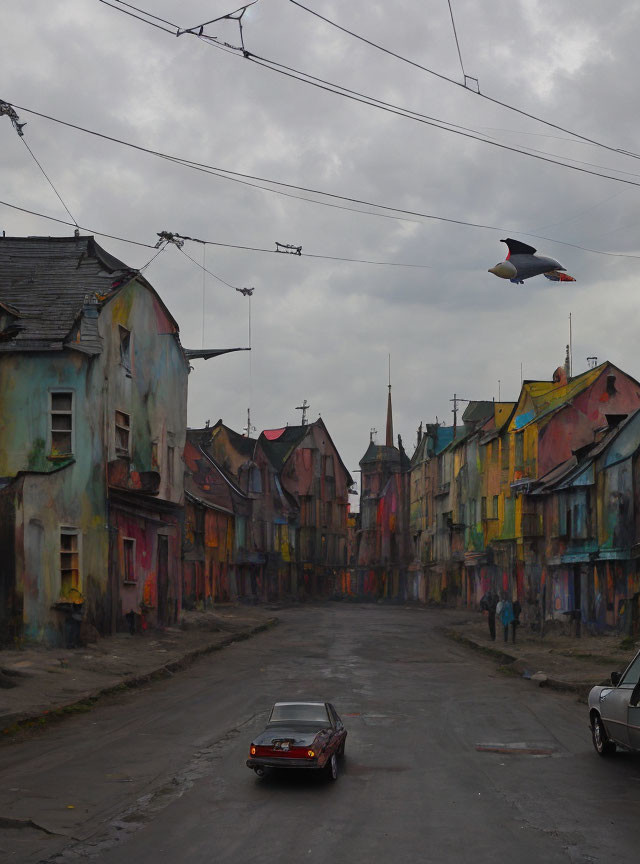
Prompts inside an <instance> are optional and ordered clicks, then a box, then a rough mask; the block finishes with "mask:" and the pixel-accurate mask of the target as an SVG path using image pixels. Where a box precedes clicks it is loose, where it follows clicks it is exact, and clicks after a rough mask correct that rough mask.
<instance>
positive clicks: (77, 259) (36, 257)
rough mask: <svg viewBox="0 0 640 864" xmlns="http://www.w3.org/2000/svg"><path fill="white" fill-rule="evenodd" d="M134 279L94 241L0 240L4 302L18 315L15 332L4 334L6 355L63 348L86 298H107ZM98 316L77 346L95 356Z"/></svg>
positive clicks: (0, 348) (0, 342)
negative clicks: (97, 296) (123, 283)
mask: <svg viewBox="0 0 640 864" xmlns="http://www.w3.org/2000/svg"><path fill="white" fill-rule="evenodd" d="M134 275H135V271H133V270H131V269H130V268H128V267H127V266H126V264H123V263H122V262H121V261H119V260H118V259H117V258H114V257H113V256H112V255H109V253H108V252H106V251H105V250H104V249H102V248H101V247H100V246H98V244H97V243H96V242H95V240H94V239H93V237H86V236H85V237H0V303H2V304H5V305H9V306H10V307H13V308H14V310H15V311H17V313H18V318H17V319H16V320H15V321H14V322H12V324H13V328H12V331H11V332H10V333H7V334H6V335H5V338H4V339H3V338H2V333H0V352H12V351H52V350H54V351H55V350H58V351H60V350H62V348H63V346H64V342H65V340H66V339H67V338H68V337H69V335H70V333H71V331H72V330H73V328H74V325H75V323H76V321H77V320H78V318H79V316H80V313H81V312H82V309H83V305H84V299H85V296H86V295H89V297H91V298H94V297H95V295H96V294H97V295H99V296H104V295H105V294H108V293H109V292H110V291H111V290H112V288H113V286H114V283H116V284H117V283H118V282H122V281H124V280H127V279H128V278H130V277H133V276H134ZM94 310H96V311H97V309H96V307H95V306H94ZM93 316H94V317H86V318H85V319H84V327H83V331H82V335H81V339H80V341H79V342H78V343H74V347H77V348H79V349H80V350H85V351H88V352H89V353H94V352H96V351H99V350H100V342H99V336H98V332H97V317H96V316H95V311H94V313H93Z"/></svg>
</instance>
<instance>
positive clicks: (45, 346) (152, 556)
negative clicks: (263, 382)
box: [0, 236, 188, 644]
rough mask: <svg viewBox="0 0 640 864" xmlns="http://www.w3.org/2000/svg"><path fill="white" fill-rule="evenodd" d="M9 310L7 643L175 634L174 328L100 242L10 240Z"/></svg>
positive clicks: (6, 242)
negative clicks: (123, 633)
mask: <svg viewBox="0 0 640 864" xmlns="http://www.w3.org/2000/svg"><path fill="white" fill-rule="evenodd" d="M0 302H1V303H2V304H3V306H2V311H3V315H2V319H1V320H0V329H1V331H2V332H0V396H1V399H2V405H1V411H0V487H1V491H0V501H1V503H0V509H1V510H2V512H3V513H4V514H5V516H6V517H7V518H6V520H3V525H2V529H1V533H0V543H1V554H0V574H1V575H0V586H1V588H0V594H1V597H0V599H1V600H2V607H1V610H2V611H1V614H2V616H3V619H2V630H3V634H4V638H5V639H12V638H13V639H16V638H22V637H26V638H29V639H35V640H39V641H43V642H46V643H49V644H60V643H62V642H67V643H73V641H74V640H75V639H76V638H77V635H78V630H79V629H80V628H81V627H84V628H85V629H89V630H91V629H92V628H95V630H97V631H98V632H100V633H107V632H112V631H113V630H114V629H116V628H117V627H122V626H131V627H145V626H147V625H148V624H159V625H163V624H169V623H172V622H174V621H175V620H176V619H177V616H178V614H179V611H180V597H181V589H180V582H181V578H180V577H181V561H180V556H181V548H180V547H181V515H182V504H183V468H182V452H183V449H184V437H185V427H186V422H185V421H186V393H187V375H188V362H187V359H186V357H185V354H184V352H183V349H182V347H181V345H180V341H179V335H178V326H177V324H176V322H175V321H174V319H173V318H172V316H171V314H170V313H169V312H168V310H167V309H166V307H165V306H164V304H163V303H162V301H161V299H160V297H159V296H158V295H157V294H156V292H155V291H154V290H153V288H152V287H151V285H150V284H149V283H148V282H147V281H146V280H145V279H144V278H143V277H142V276H140V275H139V274H138V273H137V272H135V271H131V270H129V269H128V268H127V267H126V266H125V265H124V264H122V263H121V262H120V261H117V260H116V259H115V258H113V257H112V256H110V255H109V254H108V253H107V252H105V251H104V250H103V249H101V248H100V247H99V246H98V244H97V243H96V242H95V241H94V239H93V238H92V237H79V236H77V237H72V238H0ZM127 616H129V617H127Z"/></svg>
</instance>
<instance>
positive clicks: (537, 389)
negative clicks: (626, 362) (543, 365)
mask: <svg viewBox="0 0 640 864" xmlns="http://www.w3.org/2000/svg"><path fill="white" fill-rule="evenodd" d="M607 368H610V369H615V370H616V371H618V372H620V373H621V374H623V375H626V376H627V377H628V378H631V376H630V375H628V373H626V372H622V370H621V369H618V367H617V366H614V365H613V363H609V362H608V361H605V362H604V363H600V365H599V366H595V367H594V368H593V369H587V371H586V372H582V373H581V374H580V375H576V376H575V378H571V379H570V380H569V381H567V382H566V383H564V384H563V383H558V382H556V381H524V382H523V383H522V390H521V392H520V398H519V399H518V402H517V404H516V406H515V408H514V410H513V412H512V414H511V417H510V418H509V419H510V421H511V420H512V419H513V422H514V428H515V429H518V430H519V429H523V428H524V427H525V426H527V425H528V424H529V423H531V422H532V421H533V420H539V419H540V418H541V417H546V416H547V415H548V414H552V413H553V412H554V411H558V410H559V409H560V408H563V407H564V406H565V405H567V403H569V402H570V401H571V400H572V399H573V398H574V397H575V396H577V395H578V394H579V393H582V392H583V391H584V390H586V389H587V388H588V387H590V386H591V385H592V384H594V383H595V382H596V381H597V379H598V378H599V377H600V376H601V375H602V374H603V372H604V371H605V369H607ZM632 380H634V379H632ZM636 383H637V382H636ZM525 408H528V410H523V409H525Z"/></svg>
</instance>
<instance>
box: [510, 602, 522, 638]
mask: <svg viewBox="0 0 640 864" xmlns="http://www.w3.org/2000/svg"><path fill="white" fill-rule="evenodd" d="M521 612H522V606H521V605H520V601H519V600H514V601H513V621H512V622H511V641H512V642H515V641H516V630H517V628H518V627H519V626H520V613H521Z"/></svg>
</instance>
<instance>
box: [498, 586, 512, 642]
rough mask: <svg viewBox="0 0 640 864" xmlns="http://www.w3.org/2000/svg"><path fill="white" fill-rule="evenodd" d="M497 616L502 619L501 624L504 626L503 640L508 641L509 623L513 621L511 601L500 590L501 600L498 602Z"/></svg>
mask: <svg viewBox="0 0 640 864" xmlns="http://www.w3.org/2000/svg"><path fill="white" fill-rule="evenodd" d="M498 616H499V617H500V620H501V621H502V626H503V628H504V641H505V642H508V641H509V625H510V624H511V622H512V621H513V603H512V602H511V600H509V598H508V597H507V595H506V594H505V593H504V591H503V592H502V600H501V601H500V603H499V604H498Z"/></svg>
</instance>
